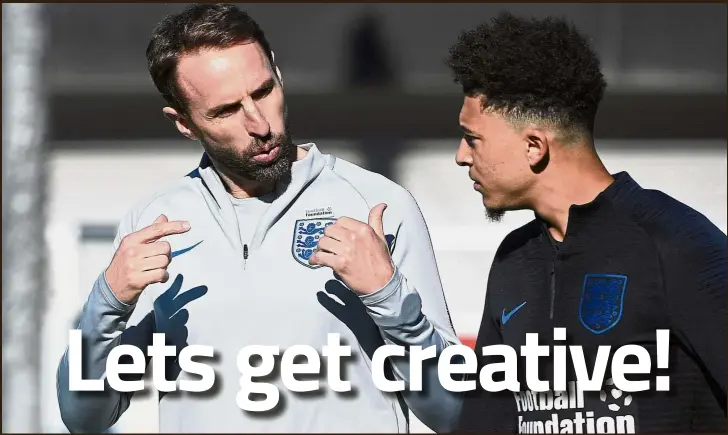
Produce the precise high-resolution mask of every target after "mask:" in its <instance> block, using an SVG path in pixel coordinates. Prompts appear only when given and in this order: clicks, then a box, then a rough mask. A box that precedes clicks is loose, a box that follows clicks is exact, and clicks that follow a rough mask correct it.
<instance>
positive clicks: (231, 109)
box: [217, 104, 240, 118]
mask: <svg viewBox="0 0 728 435" xmlns="http://www.w3.org/2000/svg"><path fill="white" fill-rule="evenodd" d="M239 108H240V106H238V105H237V104H236V105H234V106H228V107H226V108H224V109H222V110H220V111H219V112H217V117H218V118H224V117H226V116H230V115H232V114H233V113H235V112H237V111H238V109H239Z"/></svg>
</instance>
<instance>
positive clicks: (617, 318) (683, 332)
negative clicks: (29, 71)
mask: <svg viewBox="0 0 728 435" xmlns="http://www.w3.org/2000/svg"><path fill="white" fill-rule="evenodd" d="M448 64H449V66H450V68H451V69H452V72H453V74H454V77H455V82H456V83H458V84H460V85H462V89H463V92H464V103H463V105H462V110H461V112H460V118H459V123H460V126H461V128H462V130H463V140H462V141H461V143H460V146H459V148H458V151H457V157H456V161H457V163H458V164H459V165H461V166H464V167H467V168H468V175H469V176H470V178H471V179H472V180H473V181H474V184H473V186H474V188H475V190H477V191H478V192H480V193H481V195H482V198H483V204H484V205H485V209H486V213H487V215H488V216H489V217H490V218H492V219H493V220H496V221H497V220H498V219H500V217H502V216H503V214H504V213H506V212H507V211H510V210H532V211H533V212H534V214H535V219H534V220H533V221H531V222H530V223H528V224H526V225H524V226H523V227H521V228H519V229H517V230H515V231H513V232H512V233H511V234H509V235H508V236H507V237H506V238H505V240H504V241H503V242H502V244H501V246H500V247H499V249H498V251H497V253H496V256H495V259H494V261H493V264H492V268H491V271H490V274H489V277H488V288H487V295H486V302H485V308H484V312H483V319H482V323H481V327H480V332H479V335H478V338H477V345H476V349H478V353H481V352H480V349H481V348H483V347H484V346H490V345H507V346H510V347H511V348H513V349H514V351H515V354H513V359H509V360H508V361H506V366H503V365H501V366H500V367H498V366H493V367H494V368H493V370H502V369H505V368H507V369H508V370H510V369H514V368H516V365H517V372H518V377H517V381H518V385H516V387H518V388H514V390H516V391H509V389H508V388H509V385H508V384H506V383H502V384H501V385H502V386H503V387H504V388H505V389H504V390H502V391H500V392H495V391H486V390H485V389H484V388H483V387H482V384H481V383H478V387H477V388H476V389H475V390H474V391H472V392H471V393H469V394H468V395H467V397H466V399H465V401H464V404H463V410H462V414H461V419H460V424H459V430H460V431H470V430H472V431H479V432H482V431H516V432H540V433H564V432H566V433H615V432H616V433H630V432H632V433H633V432H655V431H657V432H660V431H670V432H690V431H703V432H709V431H716V432H717V431H723V430H725V428H726V393H725V381H726V351H725V336H726V327H725V325H726V235H725V234H723V233H722V232H721V231H720V230H719V229H718V228H717V227H716V226H715V225H713V224H712V223H711V222H710V221H709V220H708V219H707V218H706V217H705V216H703V215H702V214H700V213H699V212H697V211H695V210H693V209H691V208H690V207H688V206H687V205H685V204H682V203H680V202H678V201H677V200H675V199H673V198H671V197H669V196H668V195H666V194H664V193H662V192H660V191H656V190H648V189H645V188H642V187H641V186H640V185H639V184H638V183H637V182H636V181H635V180H633V179H632V178H631V177H630V175H629V174H628V173H626V172H620V173H617V174H611V173H610V172H609V171H608V170H607V169H606V168H605V166H604V165H603V164H602V162H601V161H600V158H599V156H598V154H597V152H596V150H595V146H594V134H593V133H594V122H595V116H596V113H597V109H598V106H599V103H600V101H601V99H602V96H603V94H604V91H605V89H606V82H605V79H604V77H603V75H602V73H601V71H600V63H599V60H598V58H597V56H596V54H595V53H594V51H593V50H592V48H590V45H589V43H588V41H587V40H586V39H585V38H584V37H583V36H582V35H581V34H580V33H579V32H578V31H577V30H576V29H575V28H574V27H573V26H571V25H570V24H569V23H567V22H565V21H563V20H559V19H553V18H548V19H522V18H517V17H514V16H512V15H510V14H503V15H501V16H499V17H497V18H496V19H494V20H493V21H492V22H490V23H487V24H483V25H480V26H479V27H477V28H476V29H474V30H470V31H466V32H464V33H463V34H462V35H461V36H460V38H459V40H458V42H457V43H456V44H455V45H454V46H453V47H452V49H451V51H450V55H449V58H448ZM656 152H659V150H656ZM555 328H563V329H560V330H559V331H558V332H555V330H554V329H555ZM564 329H565V331H564ZM659 329H667V330H669V331H670V336H669V359H668V362H669V365H668V367H667V368H663V369H660V368H658V367H657V366H656V363H657V349H658V346H657V339H656V330H659ZM528 333H538V342H539V344H540V345H545V346H549V347H550V346H553V345H561V346H577V347H581V349H582V350H583V359H582V358H579V357H578V356H579V354H578V352H576V353H574V352H573V348H571V349H572V350H569V351H567V352H566V361H563V362H558V363H555V362H554V361H555V360H554V352H553V347H550V350H549V351H548V355H545V354H544V355H543V356H541V357H539V358H538V362H539V365H538V372H536V373H534V372H532V373H529V374H528V377H527V376H526V370H525V366H526V358H525V357H524V356H523V354H522V353H521V351H522V349H521V346H524V345H526V343H527V342H528V341H530V340H527V334H528ZM624 345H639V346H642V347H644V348H645V349H646V350H647V352H648V353H649V357H650V362H651V367H649V366H648V367H647V369H648V371H650V374H649V375H646V374H643V375H634V374H633V375H630V374H627V376H626V378H627V379H628V380H632V381H634V380H638V379H648V380H650V387H649V390H648V391H642V392H625V391H621V390H619V389H615V385H614V384H615V381H614V379H621V378H619V377H618V376H616V375H615V376H614V379H613V376H612V374H613V372H616V370H615V367H614V366H613V362H614V360H613V359H612V358H611V357H610V359H609V360H608V363H606V364H605V365H604V366H602V367H600V366H599V365H597V367H596V369H595V365H594V363H595V360H596V358H597V351H598V349H599V346H609V347H610V352H611V354H612V355H613V354H614V351H615V350H616V349H617V348H618V347H621V346H624ZM516 354H517V355H518V356H516ZM502 361H503V357H502V356H501V357H495V356H487V357H480V361H479V366H478V372H480V370H481V369H482V368H483V367H484V365H486V364H490V363H498V362H502ZM516 362H517V364H515V363H516ZM625 362H626V363H627V364H633V363H636V362H637V358H636V357H635V356H629V357H627V358H626V359H625ZM640 362H641V363H644V364H647V359H646V358H644V356H641V357H640ZM495 367H498V369H495ZM564 367H565V376H564V377H563V379H562V380H563V382H559V383H558V384H556V385H555V381H556V380H559V376H556V375H555V374H554V373H555V371H554V370H556V371H557V372H558V371H561V370H564ZM574 367H577V368H579V367H584V368H585V371H586V374H587V376H588V377H589V378H591V377H592V376H596V377H597V378H600V377H601V376H603V380H604V382H603V383H599V384H598V386H597V389H596V391H583V390H584V384H583V383H579V384H577V383H576V382H575V381H576V380H577V378H576V376H575V370H574ZM656 368H657V369H656ZM631 369H632V370H633V369H635V367H634V366H631V367H629V366H628V368H627V371H628V372H629V370H631ZM637 371H639V370H637ZM499 375H502V373H499V372H496V374H495V375H494V376H493V380H494V381H499V380H503V377H500V378H499ZM660 375H662V376H665V375H667V376H669V391H656V388H655V385H656V382H655V376H660ZM534 380H540V381H546V382H547V384H546V385H543V384H542V385H541V387H539V388H537V389H538V390H539V391H533V390H532V388H534V383H533V381H534ZM480 381H481V382H482V377H481V378H480ZM580 382H581V381H580ZM618 383H620V384H621V382H618ZM599 387H601V388H599Z"/></svg>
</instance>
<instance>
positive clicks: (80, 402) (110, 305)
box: [56, 217, 153, 433]
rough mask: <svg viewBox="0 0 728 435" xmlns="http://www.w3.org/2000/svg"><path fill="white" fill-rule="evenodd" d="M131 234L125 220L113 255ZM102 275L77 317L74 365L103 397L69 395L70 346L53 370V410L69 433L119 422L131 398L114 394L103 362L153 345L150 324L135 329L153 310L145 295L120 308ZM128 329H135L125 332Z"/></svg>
mask: <svg viewBox="0 0 728 435" xmlns="http://www.w3.org/2000/svg"><path fill="white" fill-rule="evenodd" d="M132 228H133V223H132V220H131V218H130V217H127V218H125V219H124V220H123V221H122V222H121V224H120V225H119V230H118V232H117V236H116V239H115V240H114V243H113V251H114V252H115V251H116V250H117V249H118V247H119V244H120V243H121V239H122V238H123V237H124V236H125V235H126V234H129V233H131V232H132V231H133V229H132ZM104 275H105V274H104V273H103V272H102V273H101V274H100V275H99V277H98V279H97V280H96V282H95V284H94V286H93V288H92V289H91V293H90V294H89V296H88V299H87V300H86V303H85V305H84V307H83V311H82V312H81V318H80V321H79V323H78V326H77V328H76V329H79V330H81V336H82V342H83V345H82V351H78V350H76V352H75V355H76V357H75V358H74V359H75V360H76V361H75V362H74V365H75V364H78V363H79V362H82V376H83V379H103V380H104V391H70V375H71V374H72V373H73V372H74V369H73V368H72V367H69V362H70V360H69V350H70V346H69V347H67V348H66V351H65V352H64V354H63V357H62V358H61V361H60V363H59V365H58V371H57V384H56V390H57V395H58V405H59V407H60V412H61V419H62V420H63V423H64V424H65V425H66V428H68V430H69V431H70V432H71V433H87V432H91V433H101V432H103V431H105V430H107V429H108V428H109V427H111V426H113V425H114V424H115V423H116V422H117V421H118V419H119V417H121V415H122V414H123V413H124V412H125V411H126V410H127V408H128V407H129V403H130V401H131V398H132V395H133V393H119V392H117V391H115V390H114V389H112V388H111V387H110V386H109V384H108V382H106V359H107V356H108V355H109V352H111V350H112V349H113V348H115V347H116V346H118V345H119V344H132V345H135V346H137V347H139V348H141V349H142V350H143V351H144V354H145V355H146V348H147V346H149V345H151V344H152V330H151V328H153V322H149V321H148V320H149V319H150V318H149V317H147V321H145V322H143V323H140V320H141V319H142V318H145V315H146V314H148V313H149V312H150V311H151V310H152V303H151V300H150V298H149V297H148V296H147V294H146V292H142V294H141V296H140V297H139V299H138V300H137V302H136V303H135V304H133V305H127V304H124V303H122V302H120V301H119V300H118V299H117V298H116V296H114V293H113V292H112V291H111V288H110V287H109V285H108V283H107V282H106V278H105V276H104ZM132 325H136V326H137V328H131V329H130V327H131V326H132ZM81 352H82V353H81ZM81 355H82V356H81ZM123 362H124V361H123V360H122V363H123ZM148 362H149V359H148V358H147V363H148ZM76 370H77V369H76ZM76 373H77V372H76ZM120 377H121V378H122V379H123V380H133V379H140V378H141V375H138V376H133V375H122V376H120Z"/></svg>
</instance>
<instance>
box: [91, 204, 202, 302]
mask: <svg viewBox="0 0 728 435" xmlns="http://www.w3.org/2000/svg"><path fill="white" fill-rule="evenodd" d="M189 229H190V224H189V223H188V222H185V221H172V222H169V221H168V220H167V216H165V215H161V216H159V217H158V218H157V220H155V221H154V223H153V224H151V225H149V226H148V227H146V228H142V229H141V230H139V231H137V232H134V233H131V234H129V235H127V236H126V237H124V238H123V239H122V241H121V244H120V245H119V249H117V250H116V252H115V253H114V258H113V259H112V260H111V264H110V265H109V267H108V268H107V269H106V272H105V274H106V282H108V284H109V286H110V287H111V291H113V292H114V295H115V296H116V298H117V299H119V301H121V302H123V303H125V304H133V303H134V302H136V300H137V298H138V297H139V294H141V292H142V291H143V290H144V289H145V288H146V287H147V286H148V285H150V284H153V283H159V282H167V280H168V279H169V273H168V272H167V266H168V265H169V263H170V262H171V261H172V257H171V254H172V247H171V246H170V244H169V243H168V242H166V241H160V240H159V239H161V238H162V237H164V236H169V235H172V234H181V233H185V232H187V231H189Z"/></svg>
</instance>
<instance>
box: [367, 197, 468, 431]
mask: <svg viewBox="0 0 728 435" xmlns="http://www.w3.org/2000/svg"><path fill="white" fill-rule="evenodd" d="M403 196H405V198H403V199H402V200H401V201H398V202H397V203H390V204H389V205H388V208H387V209H386V210H385V212H384V217H383V219H384V222H385V233H390V232H393V235H394V239H393V240H392V241H391V243H390V252H391V253H392V260H393V262H394V265H395V273H394V276H393V277H392V279H391V280H390V282H389V283H388V284H387V285H385V286H384V287H383V288H382V289H380V290H379V291H377V292H375V293H372V294H369V295H365V296H361V300H362V302H363V303H364V305H365V306H366V307H367V310H368V312H369V314H370V315H371V317H372V319H373V320H374V322H375V323H376V324H377V326H378V327H379V329H380V331H381V333H382V337H383V338H384V341H385V344H394V345H399V346H403V347H405V350H406V353H405V356H404V357H395V358H389V360H391V362H392V364H393V368H394V372H395V377H396V378H397V379H398V380H403V381H404V383H405V390H404V391H402V396H403V397H404V400H405V402H406V403H407V406H408V407H409V408H410V409H411V410H412V412H413V413H414V414H415V415H416V416H417V418H418V419H419V420H420V421H422V422H423V423H424V424H426V425H427V426H428V427H430V428H431V429H432V430H434V431H436V432H449V431H452V430H453V429H454V426H455V423H456V421H457V418H458V416H459V412H460V403H461V398H460V396H459V395H458V394H455V393H451V392H449V391H447V390H446V389H444V388H443V387H442V385H441V384H440V381H439V379H438V374H437V357H439V355H440V353H441V352H442V350H443V349H444V348H445V347H447V346H450V345H453V344H460V341H459V340H458V338H457V336H456V334H455V331H454V328H453V326H452V323H451V320H450V314H449V312H448V308H447V303H446V301H445V297H444V293H443V289H442V284H441V281H440V276H439V272H438V268H437V263H436V261H435V254H434V251H433V248H432V244H431V241H430V236H429V232H428V229H427V226H426V224H425V221H424V218H423V216H422V214H421V212H420V209H419V207H418V206H417V204H416V202H415V200H414V198H412V196H410V195H409V194H407V195H403ZM387 213H390V214H389V215H388V214H387ZM399 216H401V219H400V217H399ZM388 218H389V221H390V222H392V221H395V222H399V224H398V226H397V227H396V228H393V227H390V228H388V226H387V220H388ZM410 346H421V347H422V348H423V349H426V348H428V347H431V346H434V348H435V351H436V352H435V353H436V355H435V356H434V358H431V359H429V360H426V361H425V362H424V363H423V364H422V372H421V373H422V375H421V376H422V391H414V392H410V391H409V389H410V388H411V387H412V381H413V380H412V379H411V376H412V372H411V370H412V368H411V367H410V365H409V347H410ZM453 377H454V378H457V375H453Z"/></svg>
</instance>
